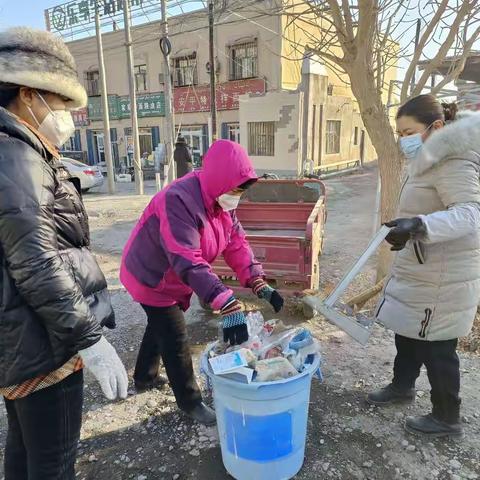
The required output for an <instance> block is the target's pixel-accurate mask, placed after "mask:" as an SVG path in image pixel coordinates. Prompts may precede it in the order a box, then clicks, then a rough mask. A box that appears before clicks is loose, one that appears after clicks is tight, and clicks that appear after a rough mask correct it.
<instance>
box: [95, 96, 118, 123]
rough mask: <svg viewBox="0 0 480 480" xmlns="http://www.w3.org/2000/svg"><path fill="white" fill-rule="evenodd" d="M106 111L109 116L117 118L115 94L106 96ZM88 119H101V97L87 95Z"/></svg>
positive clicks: (116, 98) (116, 97)
mask: <svg viewBox="0 0 480 480" xmlns="http://www.w3.org/2000/svg"><path fill="white" fill-rule="evenodd" d="M108 111H109V113H110V118H112V119H113V118H119V115H118V96H117V95H109V96H108ZM88 119H89V120H103V108H102V97H88Z"/></svg>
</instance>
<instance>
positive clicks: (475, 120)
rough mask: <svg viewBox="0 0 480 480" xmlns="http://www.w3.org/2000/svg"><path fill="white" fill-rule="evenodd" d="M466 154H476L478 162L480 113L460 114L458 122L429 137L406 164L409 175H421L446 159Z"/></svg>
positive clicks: (479, 152)
mask: <svg viewBox="0 0 480 480" xmlns="http://www.w3.org/2000/svg"><path fill="white" fill-rule="evenodd" d="M468 152H476V153H477V154H478V155H476V156H477V157H478V159H479V162H480V113H474V112H472V113H470V112H469V113H465V112H462V113H461V114H460V115H459V119H458V120H456V121H455V122H452V123H450V124H448V125H446V126H445V127H444V128H441V129H439V130H436V131H435V132H434V133H433V134H432V135H430V137H429V138H428V139H427V141H426V142H425V143H424V144H423V148H422V150H421V151H420V154H419V155H417V157H416V158H415V159H413V160H412V161H411V162H410V163H409V164H408V167H407V168H408V172H409V175H410V176H412V177H416V176H418V175H422V174H423V173H425V172H427V171H428V170H430V169H431V168H433V167H434V166H435V165H437V164H439V163H441V162H443V161H445V160H448V158H450V157H455V156H458V155H462V154H465V153H468Z"/></svg>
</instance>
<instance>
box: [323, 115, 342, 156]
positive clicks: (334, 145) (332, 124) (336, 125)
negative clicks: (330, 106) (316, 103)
mask: <svg viewBox="0 0 480 480" xmlns="http://www.w3.org/2000/svg"><path fill="white" fill-rule="evenodd" d="M341 128H342V122H341V121H340V120H327V132H326V137H327V138H326V142H325V143H326V146H325V153H326V154H327V155H329V154H334V153H340V132H341Z"/></svg>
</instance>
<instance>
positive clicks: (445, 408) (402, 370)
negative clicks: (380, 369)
mask: <svg viewBox="0 0 480 480" xmlns="http://www.w3.org/2000/svg"><path fill="white" fill-rule="evenodd" d="M457 343H458V340H457V339H456V338H455V339H453V340H445V341H439V342H426V341H422V340H415V339H412V338H406V337H402V336H401V335H396V336H395V345H396V347H397V356H396V358H395V364H394V368H393V375H394V376H393V385H394V386H395V387H397V388H398V389H401V390H406V389H410V388H414V387H415V381H416V379H417V378H418V376H419V375H420V369H421V367H422V365H425V367H426V369H427V375H428V379H429V381H430V386H431V391H430V396H431V400H432V405H433V409H432V414H433V416H434V417H435V418H437V419H439V420H443V421H445V422H447V423H457V422H459V420H460V403H461V400H460V397H459V392H460V361H459V358H458V355H457Z"/></svg>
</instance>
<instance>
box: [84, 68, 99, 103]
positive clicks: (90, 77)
mask: <svg viewBox="0 0 480 480" xmlns="http://www.w3.org/2000/svg"><path fill="white" fill-rule="evenodd" d="M85 83H86V89H87V95H88V96H89V97H93V96H95V95H100V74H99V73H98V70H92V71H90V72H85Z"/></svg>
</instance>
